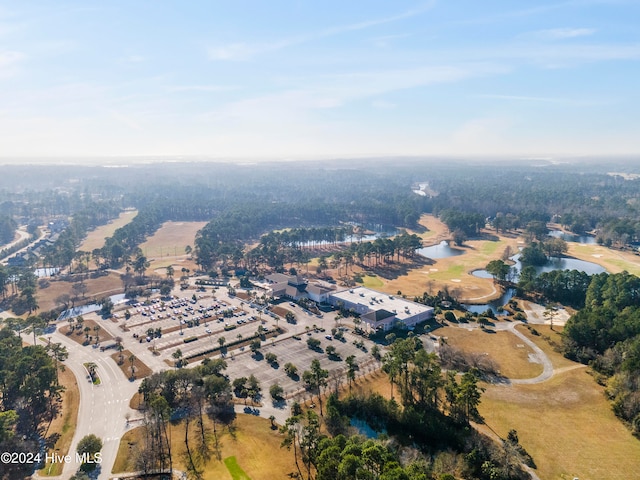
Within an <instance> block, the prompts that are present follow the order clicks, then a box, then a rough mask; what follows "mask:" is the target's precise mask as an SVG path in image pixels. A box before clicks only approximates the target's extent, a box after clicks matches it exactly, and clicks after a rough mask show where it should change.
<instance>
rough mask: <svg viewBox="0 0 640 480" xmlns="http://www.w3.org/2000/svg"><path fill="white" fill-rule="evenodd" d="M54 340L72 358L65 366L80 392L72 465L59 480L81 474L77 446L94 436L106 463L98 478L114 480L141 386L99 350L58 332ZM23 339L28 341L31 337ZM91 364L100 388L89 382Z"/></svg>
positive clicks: (67, 466) (100, 468) (68, 464)
mask: <svg viewBox="0 0 640 480" xmlns="http://www.w3.org/2000/svg"><path fill="white" fill-rule="evenodd" d="M50 336H51V341H52V342H55V343H61V344H62V345H64V346H65V347H67V351H68V352H69V358H68V359H67V360H66V361H65V362H64V364H65V367H66V368H69V369H70V370H71V371H72V372H73V374H74V375H75V377H76V380H77V382H78V389H79V391H80V406H79V410H78V424H77V427H76V432H75V435H74V437H73V440H72V442H71V447H70V448H69V452H68V455H71V460H72V461H71V462H70V463H66V464H65V465H64V469H63V473H62V475H61V476H60V477H58V478H61V479H68V478H70V477H71V476H72V475H73V474H74V473H75V472H76V471H77V470H78V468H79V467H80V464H79V463H78V462H76V461H75V451H76V446H77V445H78V441H79V440H80V439H81V438H82V437H84V436H85V435H89V434H91V433H93V434H95V435H96V436H98V437H100V438H101V439H102V443H103V447H102V463H101V464H100V466H99V474H98V477H97V478H99V479H107V478H110V477H111V469H112V468H113V464H114V462H115V459H116V455H117V453H118V446H119V445H120V439H121V437H122V435H124V433H125V432H126V431H127V429H128V427H127V424H126V415H127V414H130V415H131V417H132V418H133V416H134V415H135V414H136V413H137V412H136V411H135V410H132V409H131V408H130V407H129V401H130V400H131V397H132V396H133V395H134V394H135V393H136V392H137V391H138V386H139V383H140V382H139V381H135V382H130V381H129V380H127V379H126V378H125V375H124V373H122V371H121V370H120V368H119V367H118V366H117V365H116V363H115V362H114V361H113V359H111V358H110V357H109V356H105V355H100V354H99V351H98V350H96V349H94V348H92V347H86V346H82V345H80V344H78V343H77V342H75V341H73V340H70V339H69V338H67V337H66V336H65V335H63V334H61V333H58V332H55V333H53V334H52V335H50ZM23 338H24V339H25V340H26V339H28V336H24V337H23ZM88 362H94V363H95V364H96V365H97V366H98V368H97V369H96V373H97V375H98V377H99V378H100V384H99V385H94V384H93V382H91V380H89V377H88V372H87V370H86V368H85V366H84V364H85V363H88ZM47 478H50V477H47Z"/></svg>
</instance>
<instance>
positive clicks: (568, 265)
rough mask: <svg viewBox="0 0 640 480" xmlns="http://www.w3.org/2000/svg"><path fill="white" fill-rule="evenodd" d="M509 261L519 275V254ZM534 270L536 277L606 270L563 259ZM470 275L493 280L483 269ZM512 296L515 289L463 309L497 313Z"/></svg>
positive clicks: (597, 266) (520, 265)
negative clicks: (558, 272)
mask: <svg viewBox="0 0 640 480" xmlns="http://www.w3.org/2000/svg"><path fill="white" fill-rule="evenodd" d="M511 260H513V261H514V262H515V263H514V265H513V268H515V270H516V272H517V274H519V273H520V270H522V263H520V254H519V253H518V254H516V255H514V256H513V257H511ZM535 269H536V273H537V274H538V275H540V274H541V273H544V272H551V271H554V270H578V271H580V272H585V273H586V274H588V275H595V274H598V273H604V272H606V269H605V268H604V267H601V266H600V265H598V264H596V263H592V262H587V261H585V260H578V259H577V258H565V257H563V258H555V257H552V258H551V259H550V260H549V262H548V263H547V264H546V265H543V266H541V267H535ZM471 275H473V276H474V277H479V278H493V276H492V275H491V274H490V273H489V272H487V271H486V270H484V269H478V270H474V271H473V272H471ZM514 281H516V282H517V281H518V278H517V275H516V278H515V279H514ZM514 295H515V289H513V288H509V289H507V291H506V292H505V293H503V294H502V296H501V297H500V298H498V299H496V300H493V301H491V302H489V303H485V304H482V305H464V307H465V308H466V309H467V310H469V311H470V312H475V313H483V312H484V311H486V310H487V309H488V308H490V309H491V310H492V311H493V313H497V312H498V307H501V306H503V305H505V304H506V303H507V302H508V301H509V300H511V297H513V296H514Z"/></svg>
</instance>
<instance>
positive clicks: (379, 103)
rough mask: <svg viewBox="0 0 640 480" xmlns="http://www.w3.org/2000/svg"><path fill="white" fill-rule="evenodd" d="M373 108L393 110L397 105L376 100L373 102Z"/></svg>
mask: <svg viewBox="0 0 640 480" xmlns="http://www.w3.org/2000/svg"><path fill="white" fill-rule="evenodd" d="M371 106H372V107H373V108H377V109H380V110H391V109H394V108H396V107H397V105H396V104H395V103H393V102H389V101H388V100H374V101H373V102H371Z"/></svg>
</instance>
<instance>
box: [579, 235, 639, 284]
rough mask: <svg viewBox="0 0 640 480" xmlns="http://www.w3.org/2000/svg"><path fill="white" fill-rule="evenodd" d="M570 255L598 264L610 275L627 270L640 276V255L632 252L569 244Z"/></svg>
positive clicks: (598, 246)
mask: <svg viewBox="0 0 640 480" xmlns="http://www.w3.org/2000/svg"><path fill="white" fill-rule="evenodd" d="M568 254H569V255H571V256H572V257H576V258H578V259H580V260H585V261H587V262H593V263H597V264H598V265H601V266H603V267H604V268H606V269H607V271H608V272H610V273H620V272H622V271H623V270H626V271H627V272H629V273H633V274H634V275H639V276H640V255H636V254H635V253H632V252H627V251H621V250H614V249H611V248H607V247H603V246H600V245H583V244H579V243H569V252H568Z"/></svg>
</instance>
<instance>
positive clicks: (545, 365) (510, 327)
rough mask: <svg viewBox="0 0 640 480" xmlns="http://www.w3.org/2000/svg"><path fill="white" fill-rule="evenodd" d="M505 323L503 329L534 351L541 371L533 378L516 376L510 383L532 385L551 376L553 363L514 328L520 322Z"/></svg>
mask: <svg viewBox="0 0 640 480" xmlns="http://www.w3.org/2000/svg"><path fill="white" fill-rule="evenodd" d="M503 323H506V324H507V328H506V329H505V330H507V331H509V332H511V333H513V334H514V335H515V336H516V337H518V338H519V339H520V340H522V341H523V342H524V343H525V344H526V345H528V346H529V348H531V349H532V350H533V351H534V357H535V359H536V360H537V361H538V362H539V363H541V364H542V373H541V374H540V375H538V376H537V377H534V378H518V379H511V380H510V382H511V384H512V385H533V384H534V383H541V382H545V381H547V380H549V379H550V378H551V377H552V376H553V364H552V363H551V360H550V359H549V357H548V356H547V354H546V353H544V352H543V351H542V349H540V347H538V346H537V345H536V344H535V343H533V342H532V341H531V340H529V339H528V338H527V337H526V336H525V335H524V334H523V333H522V332H520V331H518V330H517V329H516V326H518V325H520V322H517V323H516V322H503Z"/></svg>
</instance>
